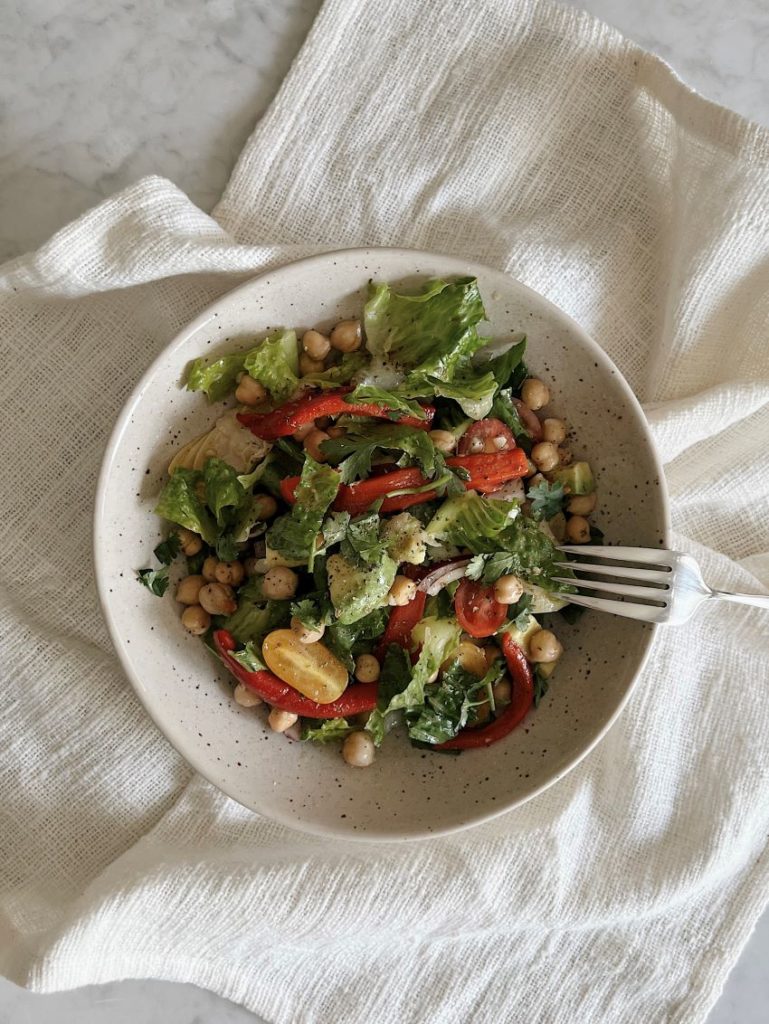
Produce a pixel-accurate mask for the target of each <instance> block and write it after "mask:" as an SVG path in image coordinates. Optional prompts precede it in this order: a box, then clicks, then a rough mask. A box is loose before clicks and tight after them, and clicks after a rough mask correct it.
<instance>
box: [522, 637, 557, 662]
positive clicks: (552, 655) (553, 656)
mask: <svg viewBox="0 0 769 1024" xmlns="http://www.w3.org/2000/svg"><path fill="white" fill-rule="evenodd" d="M562 654H563V647H562V645H561V642H560V641H559V639H558V637H557V636H556V635H555V633H551V631H550V630H549V629H538V630H537V632H536V633H534V634H533V636H532V637H531V639H530V640H529V661H537V662H543V663H547V662H550V661H558V659H559V658H560V657H561V655H562Z"/></svg>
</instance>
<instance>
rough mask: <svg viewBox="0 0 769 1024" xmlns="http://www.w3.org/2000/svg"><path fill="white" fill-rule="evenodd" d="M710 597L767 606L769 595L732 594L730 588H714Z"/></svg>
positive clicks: (759, 606) (768, 605)
mask: <svg viewBox="0 0 769 1024" xmlns="http://www.w3.org/2000/svg"><path fill="white" fill-rule="evenodd" d="M711 596H712V597H720V598H721V600H722V601H733V602H734V603H735V604H752V605H755V607H756V608H769V596H765V595H763V594H733V593H732V592H731V591H730V590H714V591H713V593H712V595H711Z"/></svg>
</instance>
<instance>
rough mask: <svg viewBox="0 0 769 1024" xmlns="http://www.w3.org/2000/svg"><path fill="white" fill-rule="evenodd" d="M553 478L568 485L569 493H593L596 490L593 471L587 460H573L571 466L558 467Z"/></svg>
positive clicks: (565, 485)
mask: <svg viewBox="0 0 769 1024" xmlns="http://www.w3.org/2000/svg"><path fill="white" fill-rule="evenodd" d="M553 480H556V481H557V482H558V483H560V484H563V486H564V487H567V488H568V491H567V493H568V494H592V493H593V491H594V490H595V480H594V479H593V472H592V470H591V469H590V464H589V463H587V462H573V463H572V464H571V466H564V467H563V469H557V470H556V471H555V473H553Z"/></svg>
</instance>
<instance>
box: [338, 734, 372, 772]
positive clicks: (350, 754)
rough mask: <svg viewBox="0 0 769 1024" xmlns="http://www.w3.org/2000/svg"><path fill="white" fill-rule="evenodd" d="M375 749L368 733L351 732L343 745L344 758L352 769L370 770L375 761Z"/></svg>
mask: <svg viewBox="0 0 769 1024" xmlns="http://www.w3.org/2000/svg"><path fill="white" fill-rule="evenodd" d="M375 749H376V748H375V747H374V741H373V740H372V738H371V737H370V736H369V734H368V733H367V732H351V733H350V735H349V736H348V737H347V739H346V740H345V741H344V743H343V744H342V757H343V758H344V759H345V761H346V762H347V764H349V765H350V767H351V768H368V766H369V765H370V764H371V762H372V761H373V760H374V753H375Z"/></svg>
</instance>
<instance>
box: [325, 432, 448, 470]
mask: <svg viewBox="0 0 769 1024" xmlns="http://www.w3.org/2000/svg"><path fill="white" fill-rule="evenodd" d="M321 449H322V451H323V454H324V455H325V456H326V457H327V458H328V460H329V462H331V463H332V464H334V465H337V464H340V463H341V466H340V471H341V473H342V482H343V483H349V482H350V481H352V480H356V479H363V478H364V477H366V476H368V474H369V473H370V471H371V459H372V457H373V455H374V452H375V451H376V450H377V449H381V450H383V451H392V452H398V454H399V455H406V456H408V458H409V459H410V460H411V461H413V462H415V463H416V464H417V465H418V466H420V467H421V469H422V470H423V471H424V473H425V474H426V475H427V476H433V475H434V474H435V471H436V465H437V463H436V456H437V455H438V454H439V453H438V450H437V448H436V447H435V445H434V444H433V441H432V439H431V437H430V435H429V434H428V433H427V431H426V430H417V429H416V428H414V427H406V426H403V424H401V423H375V424H367V423H355V424H351V425H350V427H349V429H348V430H347V432H346V433H345V434H344V435H343V436H342V437H335V438H329V439H328V440H327V441H323V442H321ZM351 460H352V461H351Z"/></svg>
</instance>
